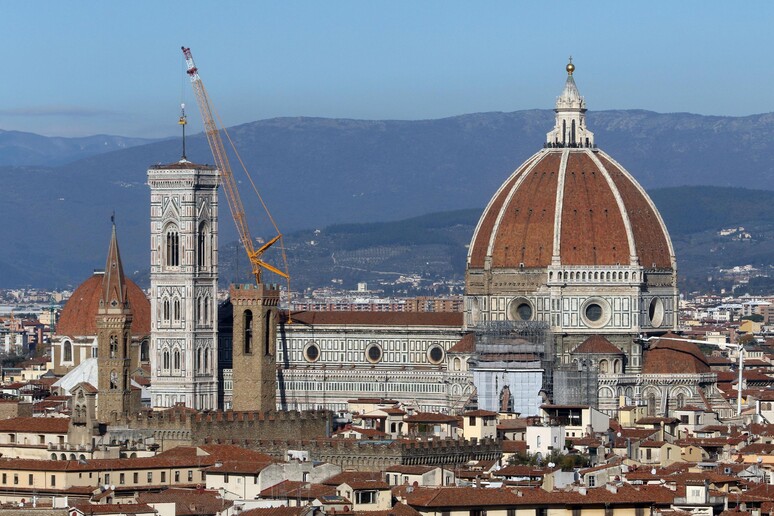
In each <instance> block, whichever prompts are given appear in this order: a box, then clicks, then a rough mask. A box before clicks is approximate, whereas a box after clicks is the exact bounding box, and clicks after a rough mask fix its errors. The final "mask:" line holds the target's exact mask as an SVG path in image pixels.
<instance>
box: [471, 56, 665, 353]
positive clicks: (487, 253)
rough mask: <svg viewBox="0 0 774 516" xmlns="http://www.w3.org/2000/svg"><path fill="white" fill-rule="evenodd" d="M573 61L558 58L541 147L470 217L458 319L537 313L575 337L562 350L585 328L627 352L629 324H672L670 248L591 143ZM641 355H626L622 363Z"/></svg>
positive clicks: (645, 203) (643, 198)
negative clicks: (556, 89) (557, 83)
mask: <svg viewBox="0 0 774 516" xmlns="http://www.w3.org/2000/svg"><path fill="white" fill-rule="evenodd" d="M574 72H575V66H574V65H572V66H570V65H568V67H567V78H566V81H565V84H564V88H563V89H562V90H561V93H560V95H559V97H557V99H556V105H555V109H554V111H555V113H556V118H555V124H554V127H553V129H552V130H551V131H549V132H548V133H547V135H546V140H545V144H544V146H543V149H541V150H540V151H538V152H537V153H535V154H534V155H533V156H532V157H530V158H529V159H527V161H525V162H524V163H523V164H522V165H521V166H519V167H518V168H517V169H516V170H515V172H513V173H512V174H511V175H510V177H508V178H507V179H506V180H505V182H504V183H503V184H502V186H500V188H499V189H498V190H497V192H495V194H494V196H493V197H492V198H491V200H490V201H489V203H488V205H487V207H486V209H485V210H484V212H483V213H482V215H481V218H480V219H479V221H478V225H477V226H476V229H475V231H474V233H473V237H472V239H471V242H470V246H469V248H468V256H467V270H466V278H465V292H466V299H465V303H466V304H465V313H466V316H465V317H466V318H465V324H466V328H471V327H477V326H479V325H484V326H486V325H488V323H490V322H495V321H541V322H546V323H548V324H549V325H550V327H551V329H552V330H553V331H554V332H561V333H568V334H569V333H572V334H575V335H576V336H577V339H575V338H574V339H572V340H565V341H564V342H563V344H562V346H561V347H562V348H563V351H562V352H563V353H565V352H566V353H569V351H571V350H572V349H574V348H575V347H577V346H578V345H580V343H581V342H582V339H583V338H586V337H588V336H589V335H590V334H596V333H599V334H605V335H607V336H608V338H609V339H612V340H611V342H612V343H613V344H614V345H615V346H618V347H619V348H620V349H622V350H623V351H624V353H628V351H627V349H629V348H630V347H631V345H630V344H627V343H626V342H625V341H629V342H630V341H631V338H630V337H631V336H632V335H636V334H639V333H640V332H648V331H650V330H659V331H663V330H664V329H669V328H674V327H675V325H676V321H677V318H676V313H677V312H676V310H677V276H676V262H675V255H674V250H673V247H672V243H671V240H670V238H669V233H668V232H667V228H666V226H665V225H664V221H663V220H662V218H661V215H660V214H659V213H658V210H657V209H656V206H655V205H654V204H653V201H651V199H650V198H649V197H648V194H647V193H646V192H645V190H644V189H643V188H642V187H641V186H640V185H639V184H638V183H637V181H636V180H635V179H634V177H632V175H631V174H630V173H629V172H627V171H626V169H624V167H623V166H621V165H620V164H619V163H618V162H616V161H615V160H614V159H613V158H612V157H610V156H609V155H608V154H606V153H605V152H603V151H602V150H600V149H599V148H598V147H597V146H596V144H595V142H594V133H593V132H592V131H590V130H589V128H588V127H587V126H586V100H585V99H584V97H583V96H581V94H580V92H579V90H578V87H577V85H576V83H575V78H574ZM614 333H616V334H618V335H620V336H621V337H620V339H617V340H616V338H612V337H610V335H611V334H614ZM584 335H585V337H584ZM624 335H627V336H626V337H624ZM567 358H569V356H565V359H567ZM640 360H641V356H640V355H639V354H634V355H633V356H632V360H631V364H632V367H634V368H637V367H639V366H640V365H641V362H640Z"/></svg>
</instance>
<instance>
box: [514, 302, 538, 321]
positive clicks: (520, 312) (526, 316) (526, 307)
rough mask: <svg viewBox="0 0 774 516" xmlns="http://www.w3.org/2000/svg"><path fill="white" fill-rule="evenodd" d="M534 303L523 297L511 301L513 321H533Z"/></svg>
mask: <svg viewBox="0 0 774 516" xmlns="http://www.w3.org/2000/svg"><path fill="white" fill-rule="evenodd" d="M532 314H533V310H532V303H530V302H529V301H528V300H526V299H524V298H523V297H521V298H518V299H514V300H513V301H511V319H513V320H515V321H531V320H532Z"/></svg>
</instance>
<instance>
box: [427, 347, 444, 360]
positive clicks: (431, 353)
mask: <svg viewBox="0 0 774 516" xmlns="http://www.w3.org/2000/svg"><path fill="white" fill-rule="evenodd" d="M443 356H444V352H443V348H442V347H441V346H438V345H435V346H433V347H431V348H430V349H429V350H427V359H428V360H429V361H430V363H432V364H440V363H441V362H442V361H443Z"/></svg>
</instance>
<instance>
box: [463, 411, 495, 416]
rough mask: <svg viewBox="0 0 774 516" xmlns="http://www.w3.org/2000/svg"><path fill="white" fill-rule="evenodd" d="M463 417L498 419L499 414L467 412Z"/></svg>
mask: <svg viewBox="0 0 774 516" xmlns="http://www.w3.org/2000/svg"><path fill="white" fill-rule="evenodd" d="M462 415H463V417H497V412H492V411H491V410H482V409H478V410H471V411H469V412H465V413H464V414H462Z"/></svg>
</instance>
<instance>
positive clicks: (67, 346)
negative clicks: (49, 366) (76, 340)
mask: <svg viewBox="0 0 774 516" xmlns="http://www.w3.org/2000/svg"><path fill="white" fill-rule="evenodd" d="M62 347H63V348H64V350H63V352H62V360H64V361H65V362H72V361H73V343H72V342H70V341H69V340H66V341H64V343H63V344H62Z"/></svg>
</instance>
